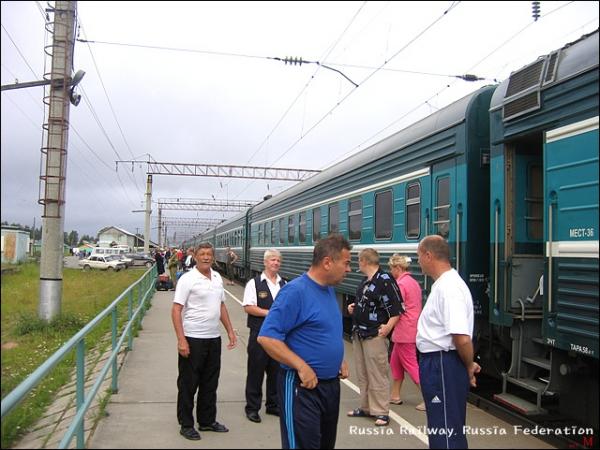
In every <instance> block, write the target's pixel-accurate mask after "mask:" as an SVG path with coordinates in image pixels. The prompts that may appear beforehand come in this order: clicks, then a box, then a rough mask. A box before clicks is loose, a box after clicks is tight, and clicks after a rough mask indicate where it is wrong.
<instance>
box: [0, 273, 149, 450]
mask: <svg viewBox="0 0 600 450" xmlns="http://www.w3.org/2000/svg"><path fill="white" fill-rule="evenodd" d="M155 280H156V266H153V267H151V268H150V269H148V270H147V271H146V272H145V273H144V275H143V276H142V277H141V278H140V279H139V280H138V281H136V282H135V283H133V284H132V285H131V286H129V287H128V288H127V289H126V290H125V291H123V293H122V294H121V295H119V296H118V297H117V298H116V299H115V300H114V301H113V302H112V303H111V304H110V305H109V306H107V307H106V308H105V309H104V310H103V311H102V312H101V313H100V314H98V315H97V316H96V317H94V318H93V319H92V320H91V321H90V322H89V323H88V324H87V325H86V326H85V327H83V328H82V329H81V330H80V331H79V332H78V333H77V334H75V336H73V337H72V338H71V339H69V341H68V342H67V343H66V344H64V345H63V346H62V347H61V348H59V349H58V350H57V351H56V352H55V353H54V354H53V355H52V356H51V357H50V358H48V359H47V360H46V361H44V363H43V364H42V365H41V366H39V367H38V368H37V369H36V370H35V371H34V372H33V373H32V374H31V375H29V376H28V377H27V378H26V379H25V380H24V381H23V382H22V383H21V384H19V385H18V386H17V387H16V388H15V389H14V390H13V391H12V392H10V393H9V394H8V395H7V396H6V397H4V398H3V399H2V408H1V409H2V420H4V418H5V416H6V415H7V414H8V413H9V412H10V411H12V410H13V409H14V408H15V407H16V406H17V405H18V404H19V403H20V402H21V401H23V400H24V399H25V397H26V396H27V394H29V392H31V390H32V389H34V388H35V387H36V386H37V385H38V384H39V383H40V382H41V381H42V380H43V379H44V378H45V377H46V375H48V374H49V373H50V371H51V370H52V369H53V368H54V367H55V366H56V365H57V364H59V363H60V362H61V361H62V360H63V359H65V358H66V357H67V356H69V354H70V352H71V351H72V350H73V349H75V352H76V355H75V361H76V363H75V364H76V383H75V395H76V413H75V416H74V417H73V419H72V421H71V425H70V426H69V428H68V429H67V431H66V433H65V435H64V436H63V438H62V440H61V441H60V444H59V446H58V448H67V447H68V446H69V444H70V443H71V440H72V439H73V437H74V436H76V437H77V448H85V440H84V417H85V413H86V412H87V410H88V409H89V407H90V406H91V404H92V401H93V400H94V398H95V397H96V394H97V393H98V390H99V389H100V386H101V385H102V383H103V381H104V378H106V374H107V373H108V370H109V369H111V368H112V374H111V375H112V383H111V390H112V392H113V393H116V392H117V390H118V368H117V355H118V354H119V349H120V348H121V346H122V345H123V342H124V341H125V339H126V338H127V350H131V349H132V348H133V331H134V325H137V326H138V327H139V325H140V324H141V323H142V319H143V317H144V314H145V312H146V309H147V305H148V299H150V298H151V297H152V295H153V294H154V289H155ZM136 287H137V305H136V309H135V311H134V310H133V307H134V305H133V302H134V289H135V288H136ZM124 301H127V323H126V324H125V326H124V328H123V330H122V334H121V336H120V337H118V336H117V331H118V330H117V324H118V316H117V306H118V305H119V304H120V303H122V302H124ZM109 314H110V315H111V316H112V317H111V319H112V326H111V328H112V340H111V346H112V352H111V353H110V356H109V358H108V359H107V360H106V362H105V364H104V366H103V367H102V369H101V371H100V373H99V375H98V377H97V378H96V381H95V382H94V384H93V386H92V387H91V388H90V390H89V392H88V393H87V395H86V394H85V391H84V383H85V337H86V336H87V335H88V334H89V333H90V332H91V331H92V330H94V328H96V326H98V325H99V324H100V323H101V322H102V320H103V319H104V318H106V317H107V316H108V315H109Z"/></svg>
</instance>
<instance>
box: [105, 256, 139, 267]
mask: <svg viewBox="0 0 600 450" xmlns="http://www.w3.org/2000/svg"><path fill="white" fill-rule="evenodd" d="M106 258H110V261H121V262H122V263H123V264H124V265H125V269H127V268H128V267H131V266H132V265H133V259H131V258H128V257H127V256H125V255H108V256H106Z"/></svg>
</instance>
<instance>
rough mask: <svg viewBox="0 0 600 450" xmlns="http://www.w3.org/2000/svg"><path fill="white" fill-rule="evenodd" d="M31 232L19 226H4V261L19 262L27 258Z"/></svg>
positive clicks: (8, 262) (9, 262)
mask: <svg viewBox="0 0 600 450" xmlns="http://www.w3.org/2000/svg"><path fill="white" fill-rule="evenodd" d="M28 251H29V232H28V231H23V230H19V229H18V228H10V227H6V228H4V227H3V228H2V262H3V263H6V264H18V263H20V262H23V261H25V260H26V259H27V253H28Z"/></svg>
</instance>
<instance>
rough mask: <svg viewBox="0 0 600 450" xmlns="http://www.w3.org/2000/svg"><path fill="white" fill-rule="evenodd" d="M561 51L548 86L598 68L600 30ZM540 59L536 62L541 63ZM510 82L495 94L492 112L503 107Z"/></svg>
mask: <svg viewBox="0 0 600 450" xmlns="http://www.w3.org/2000/svg"><path fill="white" fill-rule="evenodd" d="M560 51H561V52H560V53H561V54H560V57H559V59H558V66H557V68H556V76H555V79H554V81H553V82H552V83H550V84H549V85H548V86H551V85H554V84H557V83H560V82H562V81H565V80H567V79H569V78H571V77H574V76H575V75H578V74H580V73H582V72H586V71H588V70H590V69H592V68H594V67H598V30H596V31H594V32H593V33H589V34H586V35H584V36H582V37H580V38H579V39H578V40H576V41H574V42H571V43H569V44H567V45H565V46H564V47H562V48H561V49H560ZM546 57H548V55H543V56H540V58H546ZM540 58H538V59H537V60H536V61H539V59H540ZM529 65H530V64H527V65H526V66H524V67H527V66H529ZM521 70H523V67H522V68H520V69H519V70H516V71H514V72H513V73H516V72H519V71H521ZM511 76H512V74H511ZM509 81H510V77H509V78H508V79H506V80H504V81H503V82H502V83H500V85H499V86H498V89H496V92H494V95H493V96H492V102H491V105H490V110H495V109H498V108H501V107H502V106H503V102H504V98H505V96H506V90H507V88H508V83H509ZM545 87H546V86H544V88H545Z"/></svg>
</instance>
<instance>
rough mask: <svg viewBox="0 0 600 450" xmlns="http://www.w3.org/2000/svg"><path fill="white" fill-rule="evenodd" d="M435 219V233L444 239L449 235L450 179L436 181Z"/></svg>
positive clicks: (444, 178)
mask: <svg viewBox="0 0 600 450" xmlns="http://www.w3.org/2000/svg"><path fill="white" fill-rule="evenodd" d="M435 214H436V219H435V221H434V222H433V223H434V225H435V227H436V233H437V234H439V235H440V236H442V237H443V238H444V239H448V236H449V235H450V177H443V178H439V179H438V180H437V205H436V206H435Z"/></svg>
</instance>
